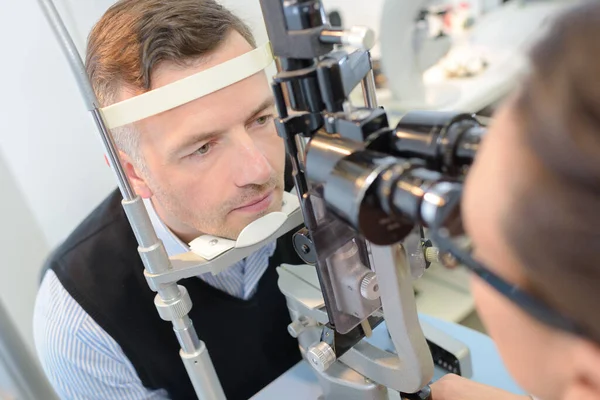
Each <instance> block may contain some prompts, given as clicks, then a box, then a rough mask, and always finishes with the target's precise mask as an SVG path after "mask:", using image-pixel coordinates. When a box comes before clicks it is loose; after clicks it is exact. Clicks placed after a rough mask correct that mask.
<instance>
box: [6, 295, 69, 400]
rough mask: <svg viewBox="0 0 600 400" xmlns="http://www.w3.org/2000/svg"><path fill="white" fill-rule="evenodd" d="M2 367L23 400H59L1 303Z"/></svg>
mask: <svg viewBox="0 0 600 400" xmlns="http://www.w3.org/2000/svg"><path fill="white" fill-rule="evenodd" d="M0 332H2V334H1V335H0V365H4V366H5V367H6V368H5V369H6V372H7V373H8V376H9V378H10V379H11V381H12V383H14V385H15V386H16V388H17V390H18V391H19V393H18V395H19V397H18V398H19V399H22V400H41V399H44V400H58V396H57V395H56V394H55V393H54V390H53V389H52V387H51V386H50V384H49V383H48V381H47V380H46V377H45V376H44V373H43V372H42V370H41V369H40V368H39V367H38V365H37V363H36V362H35V360H33V359H32V358H31V356H30V353H29V349H28V348H27V347H26V345H25V343H24V342H23V339H21V337H20V336H19V332H17V329H16V328H15V327H14V325H13V323H12V321H11V319H10V316H9V315H8V313H7V312H6V310H5V309H4V306H3V305H2V303H1V302H0Z"/></svg>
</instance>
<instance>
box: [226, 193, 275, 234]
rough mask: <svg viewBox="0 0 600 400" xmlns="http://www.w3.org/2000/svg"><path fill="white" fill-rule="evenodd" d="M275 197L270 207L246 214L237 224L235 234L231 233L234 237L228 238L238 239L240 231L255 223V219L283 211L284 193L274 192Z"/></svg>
mask: <svg viewBox="0 0 600 400" xmlns="http://www.w3.org/2000/svg"><path fill="white" fill-rule="evenodd" d="M274 197H275V198H274V199H273V204H271V205H270V206H269V208H267V209H266V210H263V211H260V212H256V213H253V214H251V215H246V216H244V218H242V219H241V221H238V222H237V223H236V224H235V225H236V226H237V227H238V228H237V229H236V230H235V232H237V233H236V234H235V236H234V235H230V236H234V237H233V238H228V239H232V240H237V238H238V237H239V235H240V233H242V231H243V230H244V229H245V228H246V227H247V226H248V225H250V224H251V223H253V222H254V221H256V220H258V219H260V218H262V217H264V216H265V215H267V214H271V213H273V212H278V211H281V199H282V194H281V193H278V194H274Z"/></svg>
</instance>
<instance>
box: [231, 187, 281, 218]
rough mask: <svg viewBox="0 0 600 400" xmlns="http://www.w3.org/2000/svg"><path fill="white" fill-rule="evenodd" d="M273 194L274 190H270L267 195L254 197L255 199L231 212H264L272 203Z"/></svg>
mask: <svg viewBox="0 0 600 400" xmlns="http://www.w3.org/2000/svg"><path fill="white" fill-rule="evenodd" d="M274 192H275V190H274V189H271V190H269V191H268V192H267V193H265V194H262V195H260V196H258V197H255V198H253V199H251V200H249V201H247V202H246V203H244V204H243V205H242V206H240V207H237V208H234V210H233V211H241V212H247V213H257V212H261V211H264V210H266V209H267V208H269V206H270V205H271V203H272V202H273V193H274Z"/></svg>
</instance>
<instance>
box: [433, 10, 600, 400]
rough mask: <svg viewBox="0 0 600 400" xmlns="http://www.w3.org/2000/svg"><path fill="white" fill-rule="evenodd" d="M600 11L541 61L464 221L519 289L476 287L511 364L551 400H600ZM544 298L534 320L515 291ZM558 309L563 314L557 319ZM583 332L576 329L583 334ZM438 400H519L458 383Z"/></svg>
mask: <svg viewBox="0 0 600 400" xmlns="http://www.w3.org/2000/svg"><path fill="white" fill-rule="evenodd" d="M598 71H600V3H599V2H598V1H593V2H591V3H590V4H587V5H582V6H579V7H577V8H575V9H574V10H572V11H570V12H569V13H567V14H566V15H564V16H562V17H561V18H560V19H559V20H558V21H557V22H556V23H555V24H554V26H553V28H552V29H551V32H550V34H549V35H548V36H547V37H546V38H545V39H544V40H543V41H542V42H541V43H539V44H538V45H537V46H536V48H535V49H534V51H533V53H532V70H531V74H530V76H529V77H528V78H527V80H526V81H525V83H524V85H523V87H522V88H521V90H520V92H519V93H518V94H516V96H514V97H513V98H511V99H510V100H509V101H508V103H507V104H506V105H505V106H504V107H503V109H502V110H501V111H500V112H499V113H498V115H497V118H496V120H495V122H494V125H493V126H492V127H491V129H490V131H489V132H488V135H487V137H486V139H485V142H484V144H483V148H481V149H480V150H479V153H478V155H477V161H476V162H475V164H474V166H473V167H472V169H471V172H470V173H469V176H468V179H467V183H466V187H465V193H464V198H463V210H464V211H463V212H464V224H465V228H466V230H467V232H468V233H469V235H470V236H471V238H472V240H473V244H474V248H475V254H474V258H475V259H476V260H477V261H479V262H480V263H481V264H482V265H484V266H485V267H487V268H488V269H489V270H491V271H493V272H495V273H496V274H498V275H499V276H500V278H502V279H504V280H505V281H506V282H508V283H509V284H510V285H513V286H512V289H513V291H511V292H510V293H505V295H504V296H503V295H502V294H501V293H500V292H499V291H497V290H494V289H493V288H492V287H491V285H490V284H489V282H483V281H482V280H481V279H480V278H474V280H473V292H474V295H475V299H476V302H477V306H478V310H479V313H480V315H481V317H482V320H483V322H484V323H485V325H486V327H487V329H488V331H489V333H490V335H491V336H492V337H493V338H494V340H495V342H496V343H497V345H498V349H499V351H500V353H501V355H502V357H503V359H504V361H505V363H506V366H507V368H508V369H509V370H510V372H511V373H512V374H513V376H514V377H515V378H516V380H517V382H518V383H519V384H520V385H521V386H522V387H523V388H524V389H525V390H527V392H528V393H532V394H533V395H534V396H536V397H537V398H539V399H540V400H592V399H600V368H599V366H600V317H599V315H598V304H600V290H599V288H600V267H599V264H598V259H599V256H600V233H599V232H600V212H599V210H600V80H599V78H598ZM514 285H516V287H517V288H520V289H521V290H523V291H524V292H526V293H528V294H529V295H530V296H533V297H534V298H536V299H538V300H539V301H541V302H543V303H544V304H545V305H546V306H547V309H546V313H545V314H546V315H550V313H552V315H553V316H554V317H557V316H558V315H561V316H562V318H558V317H557V318H554V321H560V320H566V322H563V323H560V325H559V323H558V322H555V323H554V324H551V323H549V322H548V321H550V319H546V321H545V322H542V321H541V318H540V315H541V313H538V314H537V318H534V316H533V313H528V312H525V311H524V310H525V309H526V308H525V307H524V302H523V301H517V303H515V302H511V301H510V300H509V299H508V298H507V295H508V296H509V297H512V298H513V299H515V295H514V290H516V289H515V286H514ZM548 310H552V311H548ZM573 327H574V328H573ZM433 399H434V400H480V399H485V400H517V399H529V397H523V396H516V395H512V394H509V393H506V392H503V391H500V390H496V389H492V388H489V387H486V386H483V385H479V384H476V383H473V382H470V381H467V380H465V379H462V378H458V377H456V376H450V377H448V378H445V379H442V380H441V381H439V382H437V383H436V384H434V386H433Z"/></svg>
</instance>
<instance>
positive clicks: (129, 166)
mask: <svg viewBox="0 0 600 400" xmlns="http://www.w3.org/2000/svg"><path fill="white" fill-rule="evenodd" d="M119 156H120V158H121V163H122V164H123V169H124V170H125V175H127V178H129V182H131V186H133V190H134V191H135V192H136V193H137V194H138V196H140V197H141V198H142V199H149V198H150V197H152V195H153V194H152V190H150V187H149V186H148V184H147V182H146V179H145V178H144V177H143V176H142V174H140V172H139V170H138V169H137V168H136V167H135V164H134V163H133V160H132V159H131V157H129V155H127V154H125V153H124V152H122V151H119Z"/></svg>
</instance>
